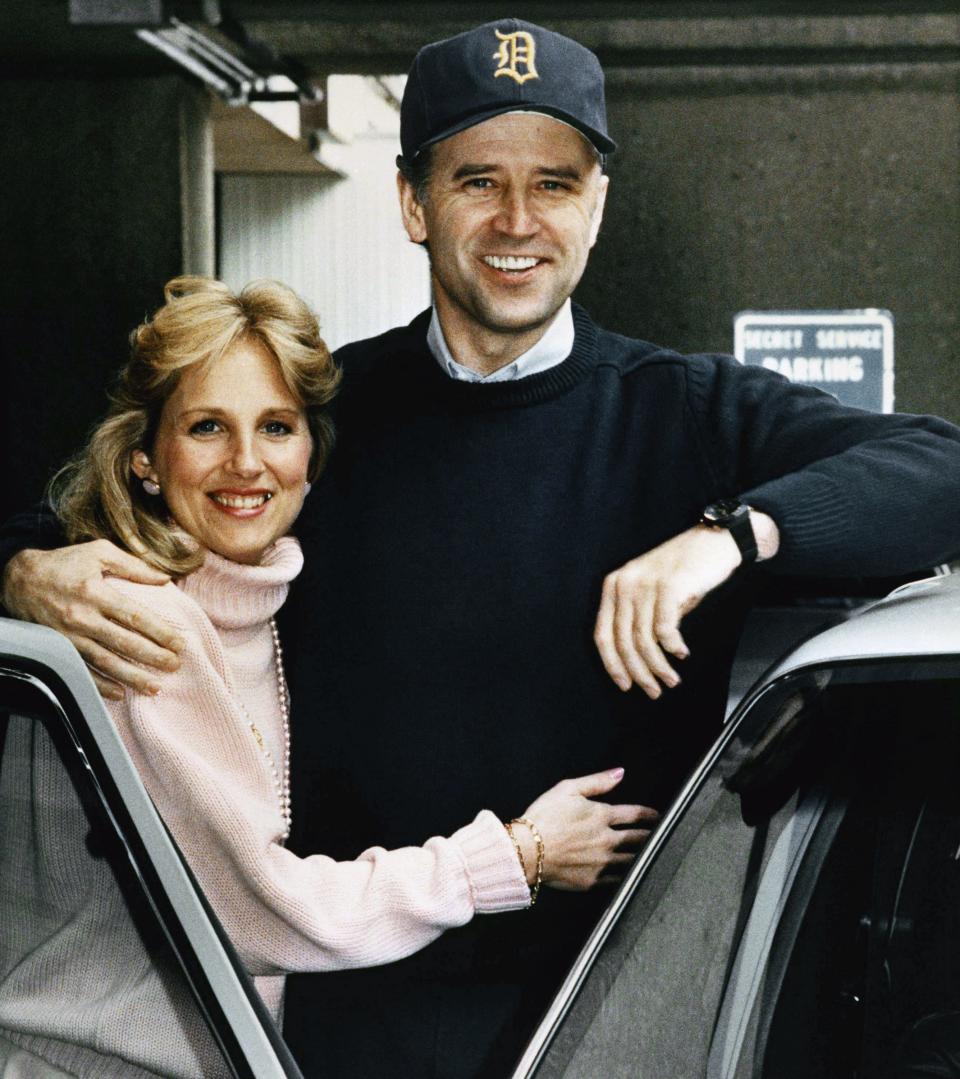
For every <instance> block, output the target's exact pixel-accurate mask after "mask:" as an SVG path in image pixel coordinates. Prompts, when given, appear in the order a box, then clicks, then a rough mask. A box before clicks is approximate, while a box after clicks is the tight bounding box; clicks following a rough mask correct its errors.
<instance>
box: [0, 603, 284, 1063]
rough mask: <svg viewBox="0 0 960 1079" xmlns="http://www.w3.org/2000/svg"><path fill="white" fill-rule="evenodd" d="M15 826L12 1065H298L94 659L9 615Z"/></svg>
mask: <svg viewBox="0 0 960 1079" xmlns="http://www.w3.org/2000/svg"><path fill="white" fill-rule="evenodd" d="M0 822H2V823H0V926H2V930H0V1075H2V1076H8V1075H9V1076H30V1077H31V1079H44V1077H51V1079H52V1077H60V1076H63V1075H78V1076H87V1075H89V1076H96V1077H98V1079H100V1077H109V1076H149V1075H154V1074H161V1075H164V1076H172V1075H183V1076H190V1075H197V1076H203V1077H204V1079H207V1077H208V1076H219V1075H224V1076H237V1077H249V1079H254V1077H255V1079H267V1077H279V1076H299V1075H300V1072H299V1071H298V1069H297V1067H296V1065H295V1064H294V1062H293V1059H292V1057H291V1056H290V1054H289V1052H288V1050H287V1049H286V1046H285V1045H284V1044H283V1042H282V1040H281V1038H280V1036H279V1034H278V1033H277V1031H276V1030H275V1028H274V1026H273V1024H272V1022H271V1020H270V1018H269V1016H268V1015H267V1013H266V1010H265V1009H264V1007H263V1005H262V1003H261V1001H260V998H259V997H258V995H257V993H256V992H255V991H254V989H253V987H252V984H251V982H250V981H249V979H248V978H247V976H246V974H245V973H244V971H243V970H242V968H241V966H240V964H239V963H238V961H237V958H236V955H235V953H234V951H233V949H232V947H231V946H230V943H229V941H228V940H227V938H226V936H225V934H224V933H223V931H222V930H221V928H220V926H219V925H218V923H217V921H216V919H215V917H214V916H213V915H212V913H211V911H210V910H209V908H208V906H207V904H206V902H205V900H204V898H203V896H202V894H201V893H200V892H199V891H198V889H197V887H196V884H195V882H194V880H193V878H192V875H191V874H190V872H189V869H188V867H187V866H186V865H185V864H184V862H183V860H182V859H181V857H180V854H179V852H178V850H177V848H176V846H175V844H174V843H173V842H172V840H171V838H170V836H169V834H168V833H167V831H166V829H165V827H164V826H163V823H162V821H161V820H160V818H159V816H158V814H157V813H156V810H155V809H154V807H153V804H152V802H151V801H150V799H149V797H148V796H147V794H146V792H145V790H144V788H143V785H142V783H141V782H140V779H139V776H138V775H137V772H136V770H135V769H134V767H133V765H132V763H131V761H130V759H129V757H128V756H127V754H126V751H125V749H124V747H123V744H122V742H121V741H120V739H119V736H118V735H117V733H116V731H115V730H114V729H113V726H112V724H111V723H110V720H109V718H108V716H107V714H106V711H105V710H104V708H103V706H102V704H101V702H100V699H99V697H98V695H97V693H96V690H95V687H94V685H93V682H92V681H91V679H90V677H89V675H88V674H87V672H86V669H85V668H84V666H83V664H82V662H81V661H80V658H79V656H78V655H77V654H76V652H75V651H74V650H73V649H72V647H71V646H70V645H69V644H68V642H67V641H66V640H65V639H64V638H62V637H60V636H59V635H58V634H55V633H53V632H52V631H49V630H45V629H42V628H40V627H37V626H29V625H25V624H22V623H15V622H11V621H9V620H6V619H0Z"/></svg>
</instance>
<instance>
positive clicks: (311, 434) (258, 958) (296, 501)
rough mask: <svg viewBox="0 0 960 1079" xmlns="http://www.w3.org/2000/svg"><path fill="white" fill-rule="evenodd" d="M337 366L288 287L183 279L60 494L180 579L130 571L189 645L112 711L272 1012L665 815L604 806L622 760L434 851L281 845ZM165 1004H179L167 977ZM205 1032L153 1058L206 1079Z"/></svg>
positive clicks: (67, 508)
mask: <svg viewBox="0 0 960 1079" xmlns="http://www.w3.org/2000/svg"><path fill="white" fill-rule="evenodd" d="M338 377H339V376H338V372H337V371H336V369H335V367H334V365H333V363H332V361H331V359H330V355H329V353H328V351H327V349H326V347H325V345H324V344H323V341H322V340H321V338H320V335H319V330H318V327H317V324H316V321H315V319H314V318H313V316H312V315H311V313H310V312H309V310H308V309H307V308H306V306H305V305H304V304H303V303H302V301H300V300H299V299H298V298H297V297H296V296H295V295H294V294H293V293H292V292H290V291H289V290H288V289H286V288H285V287H283V286H281V285H279V284H276V283H272V282H258V283H254V284H253V285H250V286H248V287H247V288H246V289H244V290H243V292H242V293H240V295H239V296H235V295H233V294H232V293H231V292H230V291H229V290H228V289H227V288H226V286H224V285H223V284H221V283H219V282H215V281H210V280H206V279H201V278H179V279H176V280H174V281H171V282H170V283H169V284H168V285H167V287H166V303H165V304H164V306H163V307H162V308H160V310H159V311H158V312H157V313H156V314H155V316H154V317H153V319H152V320H150V321H148V322H146V323H144V324H143V325H142V326H140V327H139V329H138V330H137V331H136V332H135V334H134V335H133V348H132V357H131V360H130V362H129V363H128V364H127V366H126V367H125V368H124V369H123V371H122V372H121V376H120V381H119V385H118V389H117V391H116V393H115V396H114V398H113V403H112V407H111V409H110V412H109V415H108V416H107V418H106V419H105V420H104V421H103V423H102V424H101V425H100V426H99V427H98V428H97V429H96V431H95V432H94V434H93V436H92V438H91V440H90V443H89V445H88V447H87V449H86V450H85V451H84V453H83V454H81V456H80V457H79V458H78V459H77V460H76V461H75V462H74V463H73V464H72V465H71V466H70V467H69V468H68V470H67V471H66V473H65V475H64V476H63V477H61V479H60V481H59V483H58V484H57V486H56V490H57V494H56V496H55V504H56V506H57V509H58V512H59V514H60V517H61V520H62V521H63V523H64V526H65V528H66V531H67V533H68V536H69V538H70V539H71V540H74V541H76V540H82V539H91V538H99V537H105V538H109V539H112V540H114V541H115V542H118V543H120V544H121V545H122V546H124V547H126V548H127V549H128V550H130V551H132V552H134V553H136V554H138V555H140V556H141V557H142V558H144V559H145V560H146V561H148V562H149V563H150V564H152V565H153V566H155V567H157V568H159V569H161V570H164V571H165V572H167V573H169V574H170V575H171V576H172V577H174V578H175V579H176V583H175V584H174V583H171V584H169V585H166V586H163V587H161V588H156V587H148V586H144V585H137V584H134V583H131V582H127V581H120V580H118V581H116V582H115V583H116V587H118V588H121V589H124V590H127V591H129V592H130V593H131V594H132V595H135V596H136V598H137V599H138V600H139V601H140V602H142V603H145V604H148V605H150V606H151V607H152V608H153V609H154V610H155V611H156V612H157V613H158V614H160V615H161V616H162V617H163V618H165V619H166V620H167V621H168V622H169V623H171V624H172V625H174V626H176V627H177V629H178V630H179V632H180V633H181V634H182V636H183V638H184V640H185V642H186V647H185V649H184V651H183V662H182V665H181V667H180V669H179V670H178V671H177V672H176V673H175V674H169V675H165V676H162V682H161V688H160V691H159V692H158V693H156V694H155V695H143V694H139V695H138V694H130V695H128V696H127V698H126V699H125V700H124V701H121V702H109V707H110V709H111V713H112V715H113V718H114V720H115V722H116V724H117V726H118V729H119V730H120V732H121V735H122V737H123V739H124V741H125V743H126V745H127V747H128V749H129V752H130V755H131V757H132V758H133V760H134V762H135V763H136V765H137V767H138V769H139V771H140V774H141V776H142V777H143V781H144V784H145V786H146V788H147V790H148V791H149V792H150V794H151V796H152V797H153V799H154V801H155V802H156V804H157V806H158V808H159V810H160V812H161V814H162V816H163V817H164V820H165V822H166V823H167V825H168V827H169V828H170V830H171V832H172V833H173V835H174V838H175V839H176V840H177V842H178V844H179V846H180V848H181V850H182V851H183V854H184V856H185V857H186V859H187V861H188V862H189V863H190V865H191V867H192V869H193V871H194V873H195V874H196V876H197V878H198V879H199V882H200V884H201V886H202V887H203V890H204V892H205V893H206V895H207V896H208V898H209V899H210V902H211V904H212V906H213V908H214V910H215V912H216V913H217V915H218V916H219V918H220V920H221V922H222V923H223V925H224V927H225V929H226V930H227V932H228V934H229V935H230V937H231V939H232V940H233V942H234V944H235V946H236V948H237V951H238V953H239V955H240V957H241V959H242V961H243V962H244V964H245V965H246V967H247V968H248V970H250V972H251V973H252V974H253V975H254V976H255V982H256V985H257V988H258V990H259V991H260V993H261V995H262V996H263V998H264V1000H265V1001H266V1003H267V1005H268V1007H269V1008H270V1009H271V1011H272V1013H273V1015H274V1016H275V1017H276V1018H278V1019H279V1016H280V1010H281V1005H282V993H283V976H284V972H287V971H305V970H311V971H323V970H330V969H335V968H344V967H355V966H367V965H374V964H379V963H388V962H390V961H393V960H396V959H399V958H401V957H403V956H406V955H408V954H410V953H411V952H413V951H416V950H417V949H419V948H422V947H423V946H424V945H426V944H427V943H429V942H430V941H431V940H433V939H434V938H435V937H437V936H438V935H439V934H440V933H442V932H443V931H444V930H445V929H447V928H451V927H453V926H457V925H462V924H464V923H465V922H467V921H468V920H469V919H470V918H471V917H472V916H473V915H474V914H477V913H496V912H499V911H507V910H515V909H520V908H523V907H526V906H530V905H532V904H533V903H534V901H535V899H536V896H537V892H538V891H539V888H540V886H541V884H542V885H545V886H549V887H557V888H567V889H586V888H588V887H590V886H592V885H593V884H594V883H596V882H597V880H598V879H604V878H608V877H610V876H612V875H615V874H616V872H617V870H618V868H619V867H620V866H621V865H622V864H623V863H624V862H626V861H628V860H629V858H630V856H629V855H628V854H625V853H623V852H622V851H621V850H620V849H619V848H621V847H622V846H623V845H625V844H633V845H636V844H638V843H640V842H642V841H643V840H644V839H645V838H646V836H647V834H648V833H647V831H646V830H644V829H643V828H642V827H632V828H625V829H623V830H615V829H614V828H613V827H611V826H612V825H614V824H616V825H620V826H625V825H641V824H642V823H644V822H645V821H646V822H648V821H649V819H650V811H647V810H643V809H641V808H640V807H631V806H620V807H611V806H608V805H605V804H602V803H598V802H595V801H592V800H591V798H590V796H596V795H600V794H605V793H607V792H609V791H610V790H612V789H613V788H614V787H615V786H616V784H617V783H618V782H619V781H620V778H621V777H622V774H623V773H622V769H615V770H613V771H611V772H607V773H601V774H598V775H594V776H588V777H584V778H583V779H580V780H575V781H569V782H565V783H561V784H558V785H557V786H556V787H554V788H553V789H551V790H550V791H547V792H546V793H545V794H543V795H542V796H541V797H540V798H538V799H537V800H536V801H535V802H534V803H533V804H532V805H530V806H529V807H527V809H526V810H525V811H524V813H523V814H522V815H521V816H520V817H518V818H517V819H516V820H514V821H512V822H509V823H507V824H506V826H505V825H504V824H503V823H501V822H500V821H499V820H498V819H497V818H496V817H495V816H494V815H493V814H492V813H491V812H489V811H487V810H482V811H481V812H480V813H479V814H478V815H477V817H476V818H475V819H474V820H473V821H471V822H469V823H466V824H465V825H464V827H463V828H461V829H460V830H459V831H457V832H456V833H454V834H453V835H452V836H450V837H447V838H443V837H435V838H432V839H430V840H428V841H427V842H426V843H425V844H424V845H423V846H422V847H417V848H405V849H401V850H394V851H385V850H383V849H382V848H372V849H370V850H367V851H365V852H363V853H362V854H361V855H360V856H359V857H358V858H356V859H355V860H354V861H352V862H334V861H333V860H331V859H329V858H327V857H324V856H322V855H314V856H311V857H309V858H298V857H296V856H295V855H293V854H292V853H291V852H289V851H288V850H286V849H285V847H284V841H285V839H286V838H287V836H288V834H289V830H290V794H289V751H290V733H289V707H288V701H287V694H286V684H285V681H284V676H283V664H282V651H281V645H280V641H279V638H278V635H277V632H276V626H275V624H274V621H273V616H274V615H275V613H276V611H277V610H278V609H279V607H280V606H281V604H282V603H283V601H284V598H285V596H286V593H287V589H288V586H289V583H290V581H291V580H292V579H293V578H294V577H295V576H296V575H297V573H298V572H299V569H300V567H301V563H302V558H301V553H300V548H299V545H298V544H297V542H296V540H295V539H293V538H292V537H290V536H288V535H287V533H288V531H289V529H290V527H291V526H292V525H293V522H294V520H295V518H296V516H297V514H298V512H299V510H300V507H301V505H302V502H303V498H304V496H305V493H306V491H307V490H308V489H309V483H310V480H311V479H312V478H314V477H315V476H316V475H317V474H318V473H319V471H320V470H321V468H322V467H323V464H324V461H325V459H326V457H327V455H328V453H329V451H330V448H331V445H332V428H331V424H330V420H329V417H328V415H327V412H326V406H327V404H328V402H329V401H330V399H331V397H332V396H333V394H334V392H335V389H336V385H337V381H338ZM318 661H322V660H320V659H318ZM319 705H320V709H321V713H322V702H319ZM101 924H103V920H102V919H101ZM107 924H108V925H109V922H108V923H107ZM144 978H149V972H148V971H144ZM105 996H106V999H108V1000H109V994H106V995H105ZM151 999H152V1001H153V1003H152V1005H151V1008H152V1009H154V1010H156V1011H163V1010H164V1007H165V1005H164V1003H163V1001H162V991H161V990H160V989H159V988H158V990H157V993H156V994H154V997H153V998H151ZM79 1026H80V1027H81V1028H82V1026H83V1024H82V1023H80V1024H79ZM77 1027H78V1024H77V1022H74V1023H73V1024H72V1028H73V1030H74V1034H73V1037H74V1038H79V1039H81V1040H82V1039H83V1038H84V1037H85V1034H84V1032H83V1030H82V1029H81V1031H80V1033H79V1034H78V1033H77ZM105 1027H109V1024H106V1023H104V1022H103V1017H102V1016H100V1017H99V1018H98V1031H100V1032H102V1030H103V1029H104V1028H105ZM110 1029H112V1030H115V1032H116V1033H115V1037H114V1040H113V1043H111V1044H109V1045H107V1046H104V1045H103V1039H102V1035H100V1040H99V1041H94V1040H92V1039H91V1040H90V1041H89V1042H87V1043H86V1044H88V1045H90V1046H94V1045H95V1046H97V1048H98V1050H99V1051H100V1052H106V1051H109V1052H112V1053H114V1054H115V1055H116V1057H118V1058H124V1059H126V1060H130V1059H133V1060H137V1059H138V1057H137V1054H138V1052H139V1053H142V1052H144V1051H145V1050H144V1048H143V1047H145V1046H148V1045H149V1042H150V1038H149V1034H145V1032H144V1030H143V1026H142V1023H141V1024H138V1026H137V1029H136V1030H128V1029H126V1028H125V1027H124V1026H123V1024H122V1023H120V1024H114V1025H113V1026H112V1027H110ZM195 1041H196V1039H191V1038H189V1037H184V1038H182V1039H178V1040H177V1042H176V1044H170V1045H168V1046H166V1047H165V1048H164V1050H163V1053H165V1054H166V1055H165V1057H164V1059H162V1060H160V1061H158V1059H157V1057H156V1051H155V1050H154V1051H153V1053H154V1055H153V1056H152V1057H151V1058H150V1060H149V1061H143V1062H142V1063H143V1064H144V1066H147V1067H150V1068H152V1069H154V1070H159V1071H161V1072H162V1073H163V1074H164V1075H190V1074H212V1069H213V1068H214V1067H215V1065H213V1064H211V1062H210V1061H209V1060H201V1059H199V1058H196V1057H193V1056H191V1052H192V1050H191V1046H192V1045H193V1044H194V1043H195ZM54 1063H57V1061H56V1060H55V1061H54ZM91 1074H93V1072H91Z"/></svg>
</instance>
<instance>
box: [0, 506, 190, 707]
mask: <svg viewBox="0 0 960 1079" xmlns="http://www.w3.org/2000/svg"><path fill="white" fill-rule="evenodd" d="M51 541H53V542H61V543H62V542H63V536H62V534H61V533H60V531H59V527H58V525H57V523H56V518H55V516H54V515H53V514H52V513H51V512H50V511H49V509H47V508H45V507H44V508H40V509H38V510H34V511H30V512H29V513H26V514H21V515H20V516H18V517H15V518H13V520H11V521H10V522H9V523H8V524H7V525H5V526H4V528H3V530H2V532H0V558H2V559H5V560H6V564H5V565H4V566H3V569H2V576H0V586H2V591H0V600H2V603H3V606H4V607H5V608H6V610H7V611H9V612H10V614H12V615H13V616H14V617H16V618H22V619H25V620H27V621H30V622H39V623H40V624H42V625H45V626H50V627H51V628H53V629H56V630H59V631H60V632H61V633H63V634H64V635H65V636H67V637H68V638H69V639H70V641H71V642H72V643H73V645H74V647H75V648H76V649H77V651H78V652H79V653H80V655H81V656H83V658H84V660H85V661H86V663H87V665H88V666H89V667H90V669H91V674H92V675H93V679H94V681H95V682H96V683H97V688H98V689H99V690H100V692H101V693H102V694H103V695H104V696H105V697H108V698H112V699H114V700H116V699H119V698H120V697H122V696H123V686H129V687H130V688H132V689H136V690H139V691H140V692H141V693H156V692H157V691H158V689H159V685H158V683H157V681H156V676H155V674H153V673H151V670H150V668H155V669H157V670H167V671H169V670H176V668H177V667H178V666H179V662H180V661H179V657H178V652H179V651H180V650H181V649H182V648H183V642H182V640H181V639H180V637H179V636H178V634H177V633H176V632H175V631H174V630H173V629H172V628H171V627H170V626H168V625H166V623H165V622H163V621H162V620H161V619H159V618H157V617H156V616H155V615H153V614H152V613H151V612H150V611H149V610H148V609H147V608H145V607H141V606H140V605H139V604H137V603H135V602H134V601H132V600H131V599H129V598H128V597H126V596H123V595H121V594H120V593H119V592H118V591H117V590H116V589H115V588H111V586H110V585H109V583H108V582H107V581H106V580H104V578H105V576H107V575H109V576H113V577H124V578H126V579H127V580H131V581H139V582H142V583H143V584H158V585H159V584H165V583H166V582H167V581H168V580H169V577H167V576H166V575H165V574H163V573H160V572H158V571H157V570H154V569H151V568H150V567H149V566H148V565H147V564H146V563H145V562H141V561H140V559H139V558H135V557H134V556H133V555H130V554H127V553H126V552H125V551H121V550H120V548H119V547H116V546H114V544H112V543H110V542H109V541H107V540H94V541H92V542H90V543H81V544H76V545H75V546H71V547H60V548H55V549H54V550H43V549H40V548H41V546H44V545H46V544H49V543H50V542H51ZM32 545H36V546H32ZM144 668H147V669H144Z"/></svg>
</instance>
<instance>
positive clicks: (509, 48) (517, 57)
mask: <svg viewBox="0 0 960 1079" xmlns="http://www.w3.org/2000/svg"><path fill="white" fill-rule="evenodd" d="M494 33H495V34H496V35H497V37H498V38H499V39H500V47H499V48H498V49H497V51H496V52H495V53H494V54H493V58H494V60H496V61H497V70H496V71H495V72H494V73H493V77H494V78H498V77H499V76H500V75H509V76H510V78H511V79H515V80H516V81H517V82H519V83H525V82H526V81H527V79H539V78H540V76H539V74H538V73H537V69H536V66H535V64H534V60H535V58H536V54H537V45H536V42H535V41H534V40H533V35H532V34H529V33H527V31H526V30H516V31H515V32H514V33H512V34H501V33H500V31H499V30H495V31H494ZM518 64H522V65H523V66H524V67H525V68H526V70H525V71H524V72H522V73H521V72H520V71H518V70H517V65H518Z"/></svg>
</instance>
